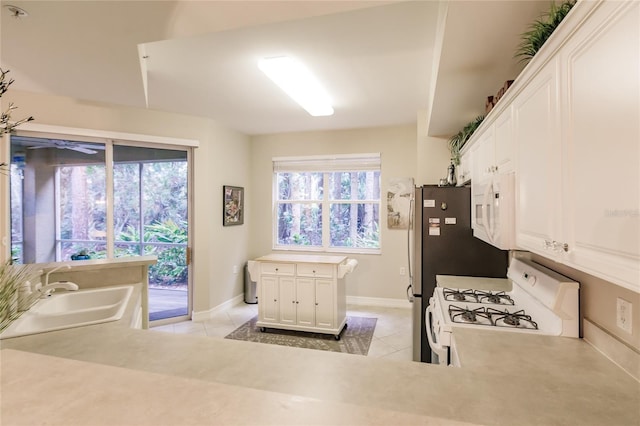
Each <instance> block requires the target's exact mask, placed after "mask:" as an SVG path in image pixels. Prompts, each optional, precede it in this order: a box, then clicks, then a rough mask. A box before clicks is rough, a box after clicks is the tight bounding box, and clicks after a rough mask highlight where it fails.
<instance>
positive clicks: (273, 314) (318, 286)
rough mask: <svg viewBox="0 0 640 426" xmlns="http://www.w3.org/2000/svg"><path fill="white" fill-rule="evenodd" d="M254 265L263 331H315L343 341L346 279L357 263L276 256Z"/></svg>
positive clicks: (343, 259)
mask: <svg viewBox="0 0 640 426" xmlns="http://www.w3.org/2000/svg"><path fill="white" fill-rule="evenodd" d="M254 263H255V264H256V265H258V266H257V267H256V266H253V267H252V269H253V271H252V270H251V269H250V273H251V275H252V279H254V280H255V281H257V286H258V294H259V297H258V322H257V325H258V326H259V327H261V329H262V330H263V331H264V329H265V328H281V329H286V330H300V331H312V332H319V333H327V334H333V335H334V336H336V339H339V337H340V332H341V331H342V329H343V328H344V327H346V318H347V316H346V311H347V303H346V290H345V285H344V276H345V275H346V273H349V272H351V271H352V270H353V268H354V267H355V265H357V262H355V261H354V260H351V261H347V258H346V256H313V255H290V254H272V255H268V256H263V257H260V258H258V259H256V260H255V261H254ZM256 269H257V272H256V271H255V270H256ZM256 275H257V276H256Z"/></svg>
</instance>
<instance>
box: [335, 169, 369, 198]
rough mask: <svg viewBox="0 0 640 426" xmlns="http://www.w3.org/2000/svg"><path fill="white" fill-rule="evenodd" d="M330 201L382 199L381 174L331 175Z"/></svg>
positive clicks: (349, 173) (354, 173)
mask: <svg viewBox="0 0 640 426" xmlns="http://www.w3.org/2000/svg"><path fill="white" fill-rule="evenodd" d="M329 199H331V200H378V199H380V172H379V171H368V172H335V173H330V174H329Z"/></svg>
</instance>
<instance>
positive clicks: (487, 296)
mask: <svg viewBox="0 0 640 426" xmlns="http://www.w3.org/2000/svg"><path fill="white" fill-rule="evenodd" d="M476 295H477V296H478V300H479V302H480V303H492V304H494V305H513V304H514V302H513V299H512V298H511V296H509V295H508V294H506V293H505V292H504V291H501V292H498V293H494V292H490V291H489V292H487V291H480V290H476Z"/></svg>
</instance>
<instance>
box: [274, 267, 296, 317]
mask: <svg viewBox="0 0 640 426" xmlns="http://www.w3.org/2000/svg"><path fill="white" fill-rule="evenodd" d="M278 282H279V291H278V294H279V295H280V323H282V324H295V323H296V281H295V279H294V278H289V277H280V278H279V279H278Z"/></svg>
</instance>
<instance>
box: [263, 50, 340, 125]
mask: <svg viewBox="0 0 640 426" xmlns="http://www.w3.org/2000/svg"><path fill="white" fill-rule="evenodd" d="M258 68H260V70H261V71H262V72H263V73H265V74H266V75H267V77H269V78H270V79H271V80H272V81H273V82H274V83H275V84H276V85H278V87H280V88H281V89H282V90H284V92H285V93H286V94H287V95H289V96H290V97H291V98H292V99H293V100H294V101H296V102H297V103H298V104H300V106H301V107H302V108H304V109H305V110H307V112H308V113H309V114H311V115H312V116H314V117H321V116H327V115H333V108H332V107H331V100H330V99H329V95H327V92H326V91H325V90H324V88H322V86H321V85H320V83H319V82H318V80H316V78H315V77H314V76H313V75H312V74H311V73H310V72H309V70H308V69H307V68H306V67H305V66H304V65H302V64H301V63H300V62H298V61H296V60H295V59H292V58H289V57H288V56H279V57H275V58H265V59H262V60H260V61H259V62H258Z"/></svg>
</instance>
